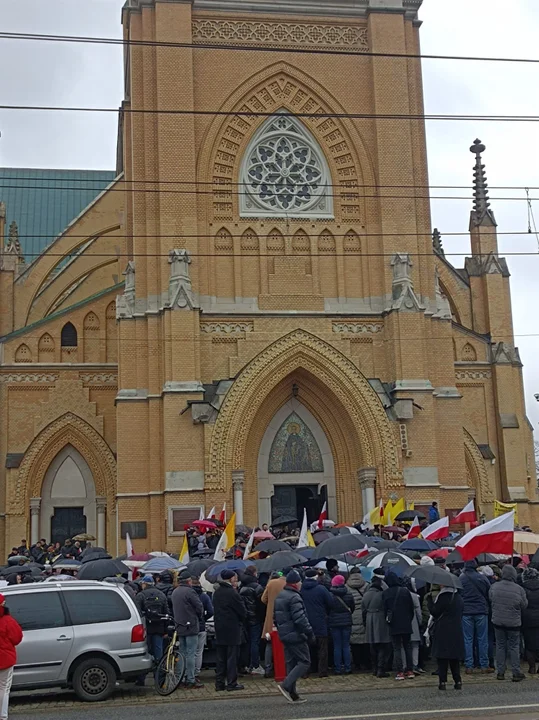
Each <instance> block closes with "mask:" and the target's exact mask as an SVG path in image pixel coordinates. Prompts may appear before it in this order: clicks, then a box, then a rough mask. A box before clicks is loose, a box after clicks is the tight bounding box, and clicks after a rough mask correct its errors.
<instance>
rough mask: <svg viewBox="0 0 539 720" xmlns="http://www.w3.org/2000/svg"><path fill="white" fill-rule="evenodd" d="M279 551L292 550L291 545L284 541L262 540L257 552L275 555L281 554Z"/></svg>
mask: <svg viewBox="0 0 539 720" xmlns="http://www.w3.org/2000/svg"><path fill="white" fill-rule="evenodd" d="M279 550H290V545H288V544H287V543H285V542H283V541H282V540H262V542H261V543H258V545H257V546H256V551H257V552H261V551H263V552H267V553H274V552H279Z"/></svg>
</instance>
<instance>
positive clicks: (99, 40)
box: [0, 32, 539, 64]
mask: <svg viewBox="0 0 539 720" xmlns="http://www.w3.org/2000/svg"><path fill="white" fill-rule="evenodd" d="M0 40H31V41H38V42H63V43H89V44H92V45H122V46H130V47H162V48H181V49H191V50H227V51H231V50H232V51H243V52H245V51H248V52H270V53H281V54H282V53H284V52H290V53H297V54H301V55H337V56H343V55H345V56H346V55H353V56H354V57H360V58H361V57H383V58H395V59H404V60H461V61H468V62H497V63H499V62H502V63H503V62H508V63H532V64H533V63H539V58H515V57H509V58H508V57H492V56H476V55H432V54H414V53H388V52H373V51H371V50H363V49H361V48H358V49H357V50H353V49H350V50H347V49H339V50H332V49H331V48H306V47H295V46H293V45H291V46H285V47H282V46H281V47H270V46H266V45H254V46H251V45H239V44H234V43H227V44H220V43H219V44H218V43H211V42H207V43H198V42H197V43H182V42H172V41H162V40H133V39H131V38H130V39H127V40H126V39H122V38H110V37H109V38H107V37H90V36H84V35H51V34H41V33H15V32H0Z"/></svg>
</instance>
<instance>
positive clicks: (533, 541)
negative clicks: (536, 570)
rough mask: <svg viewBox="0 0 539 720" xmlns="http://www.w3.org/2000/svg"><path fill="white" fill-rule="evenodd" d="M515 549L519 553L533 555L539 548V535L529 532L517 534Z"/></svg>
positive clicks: (514, 543)
mask: <svg viewBox="0 0 539 720" xmlns="http://www.w3.org/2000/svg"><path fill="white" fill-rule="evenodd" d="M513 547H514V549H515V550H516V551H517V552H519V553H525V554H527V555H533V554H534V553H535V551H536V550H537V548H538V547H539V535H537V534H536V533H529V532H520V531H516V532H515V539H514V542H513Z"/></svg>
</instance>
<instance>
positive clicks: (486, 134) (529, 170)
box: [0, 0, 539, 427]
mask: <svg viewBox="0 0 539 720" xmlns="http://www.w3.org/2000/svg"><path fill="white" fill-rule="evenodd" d="M122 4H123V0H87V1H86V2H80V1H79V0H47V1H46V2H45V0H1V5H2V14H1V18H2V30H3V31H11V32H33V33H53V34H66V35H86V36H106V37H121V25H120V9H121V6H122ZM421 18H422V19H423V21H424V22H423V26H422V29H421V42H422V51H423V52H424V53H426V54H442V55H444V54H445V55H455V54H458V55H475V56H477V55H482V56H505V57H508V56H509V57H535V58H539V50H538V48H537V37H538V36H539V1H538V0H512V2H511V3H507V0H424V3H423V7H422V9H421ZM0 67H2V68H3V72H2V94H1V98H2V99H1V102H2V104H22V105H40V104H42V105H79V106H96V107H117V106H118V105H119V103H120V101H121V98H122V93H123V82H122V70H123V68H122V50H121V48H120V47H117V46H104V45H85V44H67V43H66V44H62V43H58V44H55V43H49V42H43V43H38V42H22V41H15V40H2V41H0ZM423 76H424V85H425V107H426V112H427V113H461V114H473V113H476V114H480V115H486V114H493V115H496V114H522V115H538V116H539V93H538V92H537V88H538V87H539V64H538V65H524V64H512V63H503V64H502V63H488V62H461V61H458V62H457V61H438V60H425V61H424V63H423ZM116 127H117V126H116V115H113V114H105V115H101V114H97V113H88V114H78V113H77V114H76V113H38V112H22V111H21V112H14V111H0V130H1V132H2V138H1V140H0V166H8V167H46V168H88V169H113V168H114V165H115V154H116ZM427 131H428V157H429V172H430V182H431V183H432V184H433V185H466V186H469V185H470V184H471V181H472V169H473V157H472V155H471V154H470V152H469V150H468V148H469V146H470V145H471V143H472V141H473V140H474V138H476V137H479V138H480V139H481V140H482V141H483V142H484V143H485V144H486V145H487V151H486V153H485V155H484V162H485V163H486V169H487V173H488V180H489V184H490V186H491V187H492V186H496V185H519V186H533V185H536V186H538V187H539V143H538V142H537V141H538V138H539V123H493V122H486V121H485V122H477V121H453V122H440V121H431V122H429V123H428V124H427ZM463 192H464V194H466V191H462V190H457V191H455V193H454V194H457V195H462V194H463ZM432 193H433V194H439V195H447V194H449V192H448V191H447V190H440V191H436V190H433V191H432ZM531 194H532V196H534V197H539V189H537V190H535V191H532V193H531ZM509 195H513V196H516V197H520V198H523V197H524V196H525V195H524V191H518V192H512V193H511V192H509V191H506V190H503V191H502V190H492V191H491V197H492V208H493V210H494V212H495V214H496V219H497V221H498V229H499V231H500V232H511V231H512V232H514V231H523V230H526V229H527V211H526V203H525V202H522V201H518V202H517V201H512V202H508V201H505V202H504V201H501V200H495V197H496V196H509ZM534 208H535V214H536V217H537V222H538V223H539V201H538V202H536V203H534ZM469 211H470V203H469V202H468V201H465V200H464V201H460V200H437V201H436V200H435V201H433V202H432V219H433V226H437V227H438V228H440V230H441V231H442V233H444V232H463V231H467V229H468V217H469ZM499 245H500V252H501V253H502V254H503V253H508V252H530V253H537V251H538V244H537V239H536V238H535V236H534V235H531V236H527V235H524V236H519V235H514V236H511V235H505V236H501V237H500V239H499ZM444 247H445V250H446V253H451V252H456V253H462V254H463V255H465V254H468V253H469V240H468V239H467V238H466V237H463V238H454V237H446V238H445V239H444ZM449 259H450V260H452V261H453V262H454V264H457V265H461V264H462V257H455V258H449ZM508 263H509V268H510V270H511V273H512V297H513V315H514V324H515V334H516V335H517V337H516V344H517V345H518V346H519V347H520V351H521V356H522V359H523V361H524V377H525V385H526V400H527V407H528V414H529V417H530V419H531V420H532V422H533V424H534V427H537V425H538V423H539V403H537V402H535V400H534V398H533V395H534V393H535V392H539V368H538V366H537V362H536V358H537V357H538V355H539V352H538V351H539V316H538V314H537V313H536V312H535V310H536V307H537V303H538V293H537V284H538V277H539V255H538V254H534V255H532V256H527V257H520V258H519V257H508ZM533 334H537V335H538V336H537V337H533Z"/></svg>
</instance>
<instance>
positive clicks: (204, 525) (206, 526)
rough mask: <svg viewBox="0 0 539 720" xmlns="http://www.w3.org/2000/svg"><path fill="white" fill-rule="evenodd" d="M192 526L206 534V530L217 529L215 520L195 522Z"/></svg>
mask: <svg viewBox="0 0 539 720" xmlns="http://www.w3.org/2000/svg"><path fill="white" fill-rule="evenodd" d="M191 525H192V526H193V527H196V528H197V530H203V531H204V532H206V530H215V529H216V527H217V525H216V524H215V523H214V522H213V520H195V521H194V522H192V523H191Z"/></svg>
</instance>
